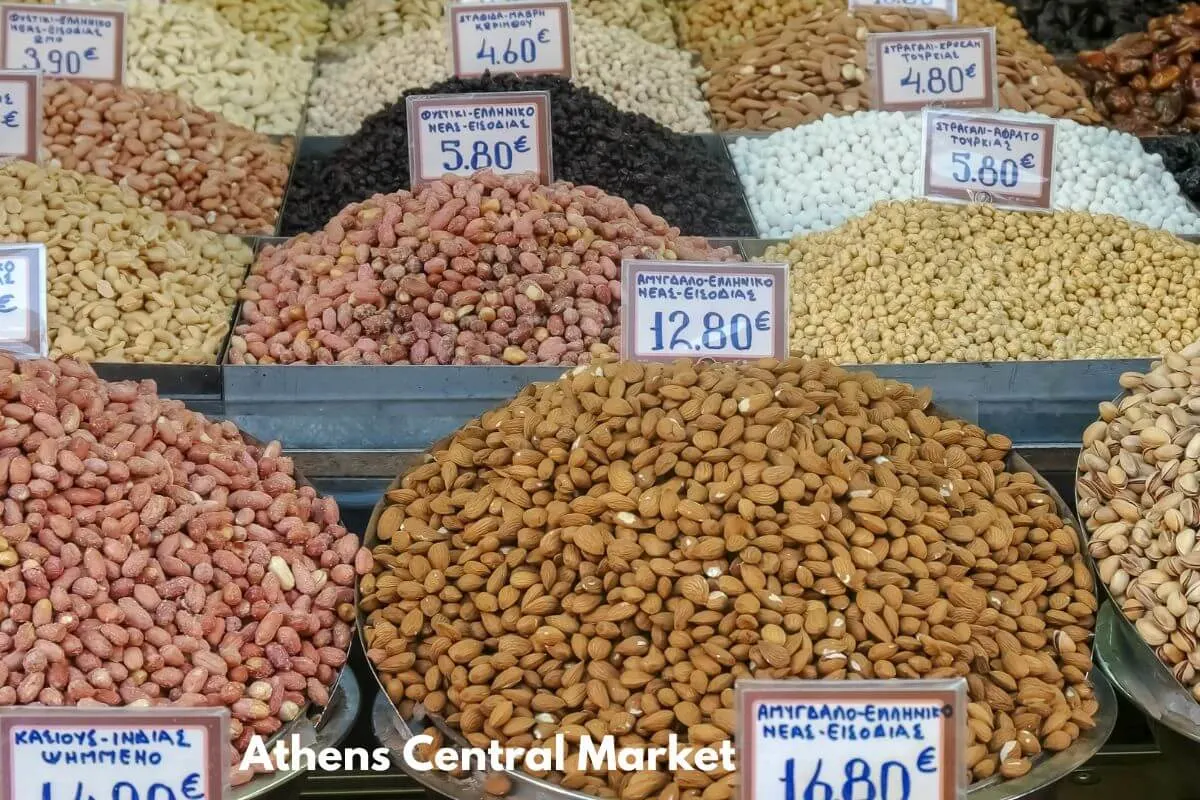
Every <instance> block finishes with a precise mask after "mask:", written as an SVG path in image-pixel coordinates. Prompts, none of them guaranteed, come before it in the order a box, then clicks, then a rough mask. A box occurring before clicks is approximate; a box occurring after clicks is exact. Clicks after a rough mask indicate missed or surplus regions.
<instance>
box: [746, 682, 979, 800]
mask: <svg viewBox="0 0 1200 800" xmlns="http://www.w3.org/2000/svg"><path fill="white" fill-rule="evenodd" d="M734 698H735V699H734V708H735V709H736V711H737V740H738V759H739V760H738V769H739V774H740V776H741V789H740V792H741V800H840V799H841V798H867V797H873V798H876V800H963V798H966V796H967V786H968V782H967V767H966V741H967V713H966V711H967V682H966V680H965V679H963V678H954V679H949V680H906V681H896V680H890V681H883V680H865V681H852V682H851V681H830V682H824V681H815V680H741V681H738V682H737V685H736V686H735V687H734Z"/></svg>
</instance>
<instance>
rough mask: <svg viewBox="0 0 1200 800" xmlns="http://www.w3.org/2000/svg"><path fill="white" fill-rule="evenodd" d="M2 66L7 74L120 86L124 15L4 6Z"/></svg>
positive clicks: (1, 17)
mask: <svg viewBox="0 0 1200 800" xmlns="http://www.w3.org/2000/svg"><path fill="white" fill-rule="evenodd" d="M0 61H2V62H3V67H4V68H5V69H20V70H35V71H37V72H41V73H42V74H43V75H49V76H52V77H55V78H65V79H79V80H95V81H112V82H115V83H121V82H122V81H123V80H124V78H125V12H124V11H111V10H98V9H90V8H82V7H56V6H27V5H0Z"/></svg>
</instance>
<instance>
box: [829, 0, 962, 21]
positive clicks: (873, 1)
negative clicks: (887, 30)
mask: <svg viewBox="0 0 1200 800" xmlns="http://www.w3.org/2000/svg"><path fill="white" fill-rule="evenodd" d="M849 3H850V11H851V12H853V11H854V10H855V9H859V8H862V9H869V10H873V11H895V10H896V9H899V8H902V9H905V10H906V11H926V12H936V13H939V14H945V15H946V16H948V17H950V19H952V20H954V19H958V0H849Z"/></svg>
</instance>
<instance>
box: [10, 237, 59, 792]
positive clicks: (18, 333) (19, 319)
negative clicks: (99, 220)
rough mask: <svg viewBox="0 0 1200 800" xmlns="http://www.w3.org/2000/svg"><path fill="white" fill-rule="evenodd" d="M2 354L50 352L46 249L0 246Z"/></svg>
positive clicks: (38, 354) (31, 355)
mask: <svg viewBox="0 0 1200 800" xmlns="http://www.w3.org/2000/svg"><path fill="white" fill-rule="evenodd" d="M0 350H7V351H9V352H10V353H12V354H14V355H18V356H25V357H28V358H38V357H40V358H45V357H46V355H47V354H48V353H49V352H50V346H49V342H48V341H47V335H46V246H45V245H42V244H0ZM2 710H3V709H0V711H2ZM3 775H4V771H3V770H2V769H0V777H2V776H3Z"/></svg>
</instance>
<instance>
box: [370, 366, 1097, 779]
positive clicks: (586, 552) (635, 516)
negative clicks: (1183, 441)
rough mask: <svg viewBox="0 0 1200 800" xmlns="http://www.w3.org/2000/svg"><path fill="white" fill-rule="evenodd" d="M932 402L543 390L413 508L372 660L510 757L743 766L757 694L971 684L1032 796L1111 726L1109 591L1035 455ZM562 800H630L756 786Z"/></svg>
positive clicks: (468, 436) (394, 500) (671, 369)
mask: <svg viewBox="0 0 1200 800" xmlns="http://www.w3.org/2000/svg"><path fill="white" fill-rule="evenodd" d="M929 403H930V395H929V392H928V391H927V390H923V391H920V392H914V391H913V389H912V388H911V387H909V386H906V385H904V384H900V383H896V382H894V381H887V380H881V379H877V378H875V377H873V376H871V375H869V374H866V373H860V374H853V373H848V372H845V371H843V370H841V369H838V368H836V367H833V366H831V365H829V364H828V363H827V362H821V361H803V360H800V359H793V360H789V361H786V362H774V361H761V362H757V363H755V364H752V365H746V366H740V367H739V366H731V365H728V364H725V365H717V364H691V363H687V362H676V363H675V364H672V365H642V364H636V363H613V362H607V363H601V362H597V363H595V364H592V365H588V366H581V367H578V368H576V369H575V370H573V371H572V372H570V373H569V374H567V375H566V376H564V377H563V378H562V379H561V380H559V381H558V382H556V383H550V384H539V385H534V386H531V387H529V388H527V389H526V390H525V391H523V392H522V393H521V394H520V395H519V396H518V397H517V398H516V399H515V400H513V401H512V402H510V403H509V404H508V405H506V406H504V407H502V408H500V409H498V410H496V411H492V412H489V413H487V414H484V415H483V416H482V417H480V418H479V419H476V420H473V421H472V422H470V423H468V424H467V425H466V426H465V427H464V428H462V429H461V430H460V431H458V432H457V433H456V434H455V435H454V436H453V437H452V438H451V440H450V441H449V443H448V444H447V445H446V446H444V447H439V448H438V449H436V450H435V451H434V452H433V453H432V455H431V457H430V458H429V460H428V461H427V463H424V464H422V465H420V466H418V467H416V468H414V469H413V470H412V471H410V472H409V473H408V474H406V475H405V476H404V477H403V479H402V480H401V481H400V483H399V486H398V487H397V488H395V489H392V490H390V491H389V492H388V493H387V496H386V505H385V507H384V508H383V510H382V512H381V515H380V517H379V519H378V525H377V535H378V538H379V542H378V544H377V545H376V546H374V548H373V553H374V557H375V569H374V572H373V573H372V574H370V575H367V576H365V577H363V578H362V580H361V583H360V590H361V594H362V598H363V600H362V606H361V608H362V610H363V611H364V612H366V614H367V619H366V637H367V645H368V653H367V655H368V657H369V658H370V659H371V661H372V662H373V663H374V664H375V667H376V668H377V669H378V670H379V672H380V673H381V677H382V679H383V682H384V686H385V688H386V690H387V693H388V695H389V697H391V698H392V700H393V701H394V702H395V703H397V705H398V707H399V710H400V712H401V713H402V714H404V715H406V716H407V715H408V714H409V713H410V712H411V711H412V710H413V707H414V705H415V704H416V703H421V704H422V705H423V706H424V708H425V709H427V710H429V711H431V712H433V713H435V714H439V715H441V716H442V717H443V718H444V719H445V720H446V722H448V723H449V724H450V725H452V726H454V727H455V728H457V729H458V730H460V731H462V732H463V733H464V734H465V736H466V738H467V739H468V740H470V742H471V744H473V745H486V744H487V743H488V742H489V741H491V740H493V739H495V740H499V741H500V742H501V743H502V744H503V745H507V746H512V747H519V746H526V747H527V746H529V745H531V744H532V743H535V742H537V741H539V740H543V739H550V738H552V737H553V736H554V735H555V734H556V733H560V732H561V733H563V734H564V735H565V738H566V740H567V742H568V743H571V742H578V740H579V737H580V736H582V735H585V734H586V735H589V736H591V737H601V736H605V735H610V734H611V735H615V736H618V737H619V739H618V746H628V747H643V746H649V745H652V744H653V745H655V746H661V745H664V744H666V742H667V737H668V736H670V735H671V734H672V733H677V734H679V736H680V738H681V739H683V740H687V741H688V742H691V743H694V744H711V743H713V742H718V741H721V740H724V739H727V738H729V737H731V736H733V735H734V724H735V720H734V709H733V684H734V682H735V681H736V680H737V679H738V678H749V677H756V678H806V679H814V678H823V679H848V680H849V679H857V678H920V677H928V678H937V677H954V676H964V677H965V678H966V680H967V683H968V686H969V696H970V705H969V708H968V713H969V722H968V728H969V733H968V736H969V739H968V742H967V749H966V752H967V763H968V767H969V768H970V770H971V775H972V777H973V778H974V779H976V780H978V779H983V778H986V777H988V776H990V775H993V774H997V773H998V774H1001V775H1004V776H1008V777H1013V776H1018V775H1023V774H1025V773H1026V772H1027V771H1028V770H1029V769H1030V766H1031V762H1032V761H1033V760H1034V759H1035V758H1036V757H1037V756H1038V754H1039V753H1041V752H1042V751H1043V750H1050V751H1058V750H1062V749H1064V748H1066V747H1067V746H1069V745H1070V744H1071V742H1072V741H1073V740H1074V739H1075V738H1076V737H1078V736H1079V734H1080V732H1081V731H1082V730H1084V729H1087V728H1089V727H1090V726H1091V725H1092V719H1093V716H1094V714H1095V713H1096V710H1097V702H1096V700H1095V699H1094V697H1093V693H1092V688H1091V686H1090V684H1089V683H1088V681H1087V677H1086V676H1087V672H1088V670H1089V669H1090V667H1091V657H1090V655H1089V650H1088V636H1089V631H1090V630H1091V628H1092V626H1093V622H1094V613H1095V610H1096V598H1095V596H1094V594H1093V593H1092V577H1091V573H1090V572H1089V571H1088V567H1087V564H1086V562H1085V561H1084V559H1083V556H1082V554H1081V553H1080V552H1079V540H1078V534H1077V533H1076V531H1074V530H1073V529H1072V528H1071V527H1070V525H1069V523H1068V522H1066V521H1065V520H1063V519H1062V518H1061V517H1060V516H1059V515H1058V513H1057V511H1056V505H1055V502H1054V500H1053V498H1052V497H1051V495H1050V494H1048V493H1047V491H1046V490H1044V489H1043V488H1041V487H1040V486H1039V485H1038V483H1036V482H1035V478H1034V476H1033V475H1031V474H1028V473H1020V472H1009V471H1007V470H1006V467H1005V459H1006V457H1007V456H1008V454H1009V448H1010V442H1009V441H1008V440H1007V439H1006V438H1005V437H1003V436H999V435H996V434H987V433H986V432H984V431H983V430H982V429H980V428H979V427H977V426H975V425H970V424H966V423H963V422H959V421H954V420H949V419H942V418H940V417H938V416H936V415H935V414H934V413H932V412H931V411H930V408H929ZM568 747H570V744H568ZM574 762H575V759H574V758H568V763H572V764H573V763H574ZM550 777H552V778H553V780H555V781H558V782H560V783H561V784H562V785H563V786H566V787H569V788H571V789H579V790H583V791H586V792H589V793H592V794H597V795H602V796H617V797H621V798H624V800H643V799H644V798H648V797H658V798H661V799H662V800H667V798H686V799H687V800H699V799H700V798H703V800H726V798H729V797H731V796H732V795H733V792H734V786H735V780H736V775H735V774H722V773H720V772H715V773H704V772H699V771H694V772H677V773H674V774H672V773H671V772H666V771H664V772H654V773H625V774H622V773H615V772H614V773H603V772H601V773H596V774H591V773H588V774H585V773H581V772H571V773H568V774H565V775H553V776H550Z"/></svg>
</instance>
